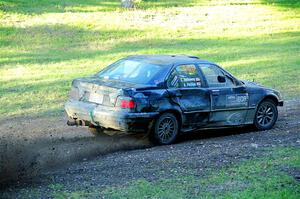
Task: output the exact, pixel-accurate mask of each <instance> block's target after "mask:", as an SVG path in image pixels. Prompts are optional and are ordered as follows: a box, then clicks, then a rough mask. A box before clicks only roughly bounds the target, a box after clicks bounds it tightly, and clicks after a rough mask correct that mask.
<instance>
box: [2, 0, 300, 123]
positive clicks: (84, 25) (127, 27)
mask: <svg viewBox="0 0 300 199" xmlns="http://www.w3.org/2000/svg"><path fill="white" fill-rule="evenodd" d="M142 53H149V54H155V53H165V54H192V55H197V56H200V57H201V58H203V59H207V60H211V61H214V62H217V63H219V64H220V65H221V66H223V67H225V68H226V69H228V70H229V71H230V72H231V73H233V74H234V75H236V76H237V77H238V78H241V79H248V80H253V79H254V80H255V81H258V82H259V83H261V84H264V85H266V86H271V87H274V88H276V89H278V90H280V91H281V92H282V93H283V96H284V98H285V99H291V98H297V97H299V94H300V80H299V79H300V78H299V76H300V68H299V67H300V66H299V65H300V57H299V54H300V8H299V2H298V1H280V0H277V1H276V0H264V1H260V0H254V1H251V0H245V1H242V0H230V1H225V0H211V1H208V0H203V1H201V0H199V1H196V0H185V1H175V0H168V1H154V0H152V1H149V0H147V1H143V2H141V3H140V4H138V7H137V8H136V9H135V10H125V9H121V8H119V1H117V0H115V1H109V0H104V1H101V0H75V1H73V0H72V1H71V0H64V1H60V0H52V1H46V0H39V1H38V0H30V1H27V0H14V1H12V0H0V105H1V106H0V115H1V116H0V117H7V116H28V115H31V116H32V115H33V116H35V115H39V116H40V115H50V114H62V113H63V104H64V102H65V101H66V99H67V93H68V90H69V88H70V82H71V80H72V79H73V78H76V77H81V76H86V75H90V74H94V73H96V72H97V71H99V70H100V69H101V68H103V67H104V66H107V65H108V64H109V63H112V62H113V61H115V60H117V59H119V58H121V57H123V56H126V55H131V54H142Z"/></svg>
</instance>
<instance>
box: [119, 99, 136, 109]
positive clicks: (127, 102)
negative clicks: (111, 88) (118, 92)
mask: <svg viewBox="0 0 300 199" xmlns="http://www.w3.org/2000/svg"><path fill="white" fill-rule="evenodd" d="M120 107H121V108H130V109H132V108H134V101H133V100H121V104H120Z"/></svg>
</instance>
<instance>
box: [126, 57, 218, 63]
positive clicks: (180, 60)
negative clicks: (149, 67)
mask: <svg viewBox="0 0 300 199" xmlns="http://www.w3.org/2000/svg"><path fill="white" fill-rule="evenodd" d="M125 59H129V60H137V61H142V62H147V63H151V64H156V65H161V66H173V65H178V64H192V63H210V64H213V63H212V62H209V61H206V60H201V59H199V58H198V57H196V56H190V55H131V56H128V57H126V58H125Z"/></svg>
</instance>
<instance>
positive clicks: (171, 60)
mask: <svg viewBox="0 0 300 199" xmlns="http://www.w3.org/2000/svg"><path fill="white" fill-rule="evenodd" d="M277 106H283V100H282V97H281V95H280V93H279V92H278V91H276V90H273V89H271V88H266V87H263V86H261V85H258V84H256V83H254V82H249V81H243V80H239V79H237V78H236V77H234V76H233V75H231V74H230V73H229V72H227V71H226V70H224V69H223V68H221V67H220V66H218V65H217V64H215V63H213V62H210V61H205V60H201V59H199V58H198V57H195V56H187V55H134V56H128V57H125V58H123V59H121V60H118V61H116V62H115V63H113V64H111V65H110V66H108V67H106V68H104V69H103V70H101V71H100V72H99V73H97V74H95V75H92V76H89V77H83V78H78V79H75V80H73V82H72V87H71V91H70V94H69V99H68V101H67V102H66V104H65V110H66V113H67V115H68V118H69V120H68V122H67V124H68V125H77V126H78V125H80V126H88V127H89V128H90V130H91V132H93V133H101V132H103V130H104V129H113V130H118V131H122V132H126V133H148V134H149V136H150V138H151V139H152V140H153V141H154V142H156V143H157V144H171V143H174V141H175V140H176V138H177V137H178V135H179V134H180V133H184V132H188V131H195V130H198V129H203V128H220V127H232V126H242V125H254V126H255V127H256V128H257V129H258V130H267V129H270V128H272V127H273V126H274V124H275V122H276V120H277V117H278V110H277Z"/></svg>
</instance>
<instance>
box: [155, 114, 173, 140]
mask: <svg viewBox="0 0 300 199" xmlns="http://www.w3.org/2000/svg"><path fill="white" fill-rule="evenodd" d="M178 131H179V125H178V121H177V118H176V117H175V116H174V115H173V114H172V113H164V114H162V115H161V116H160V117H159V118H158V119H157V120H156V122H155V126H154V132H153V138H154V141H155V142H156V143H157V144H164V145H166V144H172V143H174V142H175V140H176V138H177V135H178Z"/></svg>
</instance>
